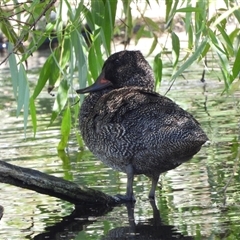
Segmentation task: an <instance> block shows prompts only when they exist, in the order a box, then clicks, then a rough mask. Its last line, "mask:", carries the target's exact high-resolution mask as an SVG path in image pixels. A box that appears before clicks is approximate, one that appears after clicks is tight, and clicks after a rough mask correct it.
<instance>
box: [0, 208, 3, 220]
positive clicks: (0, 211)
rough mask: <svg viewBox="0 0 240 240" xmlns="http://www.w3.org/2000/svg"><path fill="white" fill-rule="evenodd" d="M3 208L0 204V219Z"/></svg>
mask: <svg viewBox="0 0 240 240" xmlns="http://www.w3.org/2000/svg"><path fill="white" fill-rule="evenodd" d="M3 212H4V208H3V207H2V206H1V205H0V220H1V219H2V216H3Z"/></svg>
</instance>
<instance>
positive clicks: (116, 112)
mask: <svg viewBox="0 0 240 240" xmlns="http://www.w3.org/2000/svg"><path fill="white" fill-rule="evenodd" d="M153 87H154V77H153V71H152V69H151V67H150V65H149V64H148V63H147V61H146V60H145V59H144V57H143V56H142V54H141V53H140V52H139V51H122V52H118V53H115V54H113V55H112V56H110V57H109V58H108V59H107V61H106V62H105V63H104V66H103V68H102V73H101V74H100V76H99V77H98V78H97V80H96V82H95V83H94V84H93V85H92V86H89V87H87V88H85V89H80V90H77V93H88V92H90V94H89V96H88V97H86V99H85V100H84V102H83V104H82V107H81V111H80V116H79V121H80V130H81V133H82V137H83V139H84V141H85V143H86V145H87V146H88V148H89V149H90V150H91V151H92V152H93V153H94V154H95V155H96V156H97V157H98V158H99V159H100V160H102V161H103V162H104V163H105V164H107V165H108V166H110V167H112V168H114V169H117V170H119V171H122V172H125V173H127V180H128V182H127V193H126V196H120V195H118V197H119V198H120V199H122V200H130V201H131V200H134V196H133V189H132V186H133V177H134V175H136V174H145V175H146V176H148V177H150V178H151V179H152V187H151V191H150V193H149V197H151V198H154V195H155V189H156V186H157V182H158V179H159V175H160V174H161V173H163V172H165V171H168V170H170V169H174V168H176V167H177V166H179V165H180V164H182V163H183V162H185V161H187V160H189V159H191V158H192V156H193V155H194V154H196V153H197V152H198V151H199V150H200V148H201V146H202V145H203V144H204V143H205V142H206V141H207V136H206V134H205V133H204V132H203V130H202V129H201V127H200V125H199V123H198V122H197V121H196V120H195V119H194V118H193V116H192V115H191V114H189V113H187V112H186V111H184V110H183V109H182V108H180V107H179V106H178V105H177V104H175V103H174V102H173V101H172V100H170V99H169V98H167V97H164V96H161V95H159V94H157V93H155V92H153Z"/></svg>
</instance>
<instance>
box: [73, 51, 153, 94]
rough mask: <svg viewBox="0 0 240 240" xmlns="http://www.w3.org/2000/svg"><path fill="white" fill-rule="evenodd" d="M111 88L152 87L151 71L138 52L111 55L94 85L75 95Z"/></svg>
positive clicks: (150, 88)
mask: <svg viewBox="0 0 240 240" xmlns="http://www.w3.org/2000/svg"><path fill="white" fill-rule="evenodd" d="M109 86H111V87H112V88H114V89H116V88H122V87H126V86H128V87H130V86H138V87H144V88H147V89H149V90H152V89H153V87H154V76H153V71H152V68H151V67H150V65H149V64H148V62H147V61H146V60H145V58H144V57H143V55H142V53H141V52H140V51H121V52H117V53H114V54H112V55H111V56H110V57H109V58H108V59H107V60H106V61H105V63H104V65H103V68H102V72H101V74H100V75H99V76H98V78H97V80H96V81H95V83H94V84H93V85H91V86H89V87H87V88H83V89H79V90H77V93H88V92H95V91H99V90H102V89H105V88H107V87H109Z"/></svg>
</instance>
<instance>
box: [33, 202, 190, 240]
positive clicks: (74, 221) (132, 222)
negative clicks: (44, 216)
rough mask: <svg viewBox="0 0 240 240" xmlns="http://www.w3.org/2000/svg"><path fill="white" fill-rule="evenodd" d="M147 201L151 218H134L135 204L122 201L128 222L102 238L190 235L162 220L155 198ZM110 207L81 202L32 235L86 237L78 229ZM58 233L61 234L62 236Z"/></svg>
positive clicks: (39, 237) (41, 238) (40, 239)
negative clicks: (55, 221) (93, 206)
mask: <svg viewBox="0 0 240 240" xmlns="http://www.w3.org/2000/svg"><path fill="white" fill-rule="evenodd" d="M148 204H149V205H151V207H152V214H153V218H147V216H144V215H143V216H141V220H139V221H138V222H136V219H135V217H134V207H135V206H134V204H131V203H129V204H126V205H123V206H122V207H123V208H125V211H126V212H127V219H128V222H127V223H124V224H123V225H122V226H118V227H115V228H112V229H110V230H109V231H108V232H107V233H106V234H104V236H101V239H102V240H114V239H132V240H135V239H136V240H141V239H143V240H160V239H184V240H190V239H193V237H191V236H184V235H183V234H181V233H180V232H179V231H178V230H177V228H176V227H175V226H172V225H166V224H164V223H163V222H162V219H161V216H160V212H159V210H158V208H157V206H156V203H155V201H149V202H148ZM112 210H113V208H107V207H104V208H93V209H88V208H86V207H84V206H78V207H77V208H76V209H75V210H74V211H73V212H72V213H71V214H70V215H69V216H66V217H64V218H63V219H62V220H61V221H60V222H57V223H55V224H54V225H53V226H51V227H47V228H46V229H45V232H44V233H41V234H38V235H36V236H35V237H34V238H33V239H35V240H44V239H85V238H80V236H83V235H81V232H82V231H86V228H87V227H89V225H92V224H93V223H94V222H96V221H99V220H98V217H99V216H103V215H106V214H107V213H109V212H110V211H112ZM113 221H114V219H113ZM61 236H64V237H63V238H61ZM86 238H87V237H86ZM98 239H100V238H98Z"/></svg>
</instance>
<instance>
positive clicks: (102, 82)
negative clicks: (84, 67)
mask: <svg viewBox="0 0 240 240" xmlns="http://www.w3.org/2000/svg"><path fill="white" fill-rule="evenodd" d="M109 86H112V83H111V82H110V81H109V80H107V79H106V78H105V76H104V71H103V72H102V73H101V74H100V75H99V77H98V78H97V80H96V82H95V83H94V84H93V85H91V86H89V87H86V88H82V89H78V90H76V92H77V93H79V94H83V93H89V92H96V91H99V90H102V89H104V88H107V87H109Z"/></svg>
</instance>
